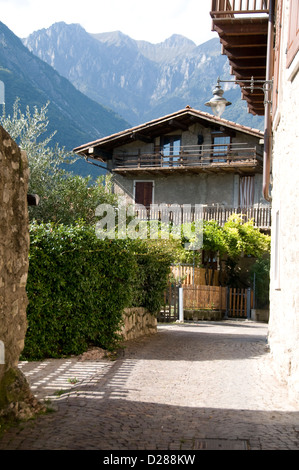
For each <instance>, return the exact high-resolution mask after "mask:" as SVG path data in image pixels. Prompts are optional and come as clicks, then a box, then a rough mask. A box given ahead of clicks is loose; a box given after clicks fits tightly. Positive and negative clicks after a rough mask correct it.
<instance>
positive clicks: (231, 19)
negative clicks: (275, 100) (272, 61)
mask: <svg viewBox="0 0 299 470" xmlns="http://www.w3.org/2000/svg"><path fill="white" fill-rule="evenodd" d="M269 5H270V0H212V5H211V12H210V15H211V17H212V23H213V26H212V30H213V31H216V32H217V33H218V35H219V38H220V42H221V44H222V53H223V54H225V55H226V56H227V57H228V60H229V63H230V66H231V75H233V76H235V78H236V80H239V81H240V85H241V87H242V98H243V99H245V100H246V101H247V104H248V111H249V112H250V113H252V114H257V115H260V116H261V115H264V93H263V90H260V89H255V90H254V91H251V90H244V88H243V87H244V86H246V85H248V83H247V81H248V80H250V79H251V78H252V77H253V78H254V79H255V80H265V79H266V63H267V38H268V19H269ZM242 80H244V82H243V83H242Z"/></svg>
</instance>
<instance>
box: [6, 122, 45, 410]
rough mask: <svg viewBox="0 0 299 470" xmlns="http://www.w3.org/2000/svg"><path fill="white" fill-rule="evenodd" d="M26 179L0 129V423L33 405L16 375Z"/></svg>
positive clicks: (19, 157) (22, 311)
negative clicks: (0, 418)
mask: <svg viewBox="0 0 299 470" xmlns="http://www.w3.org/2000/svg"><path fill="white" fill-rule="evenodd" d="M28 178H29V169H28V162H27V156H26V153H25V152H22V151H21V150H20V149H19V147H18V146H17V144H16V143H15V142H14V141H13V140H12V139H11V138H10V136H9V134H8V133H7V132H6V131H5V130H4V129H3V128H2V127H1V126H0V341H1V342H2V343H1V344H2V349H3V351H2V352H3V355H4V358H3V357H2V359H4V360H2V361H1V362H4V363H2V364H0V417H1V416H2V417H3V416H7V415H10V416H12V415H13V417H18V418H19V417H22V418H24V417H28V416H30V415H31V414H32V413H33V409H34V408H35V407H36V405H37V404H36V402H35V400H34V398H33V396H32V394H31V392H30V389H29V386H28V384H27V382H26V380H25V378H24V376H23V374H22V373H21V372H20V371H19V369H18V361H19V356H20V354H21V352H22V350H23V347H24V339H25V334H26V328H27V322H26V307H27V303H28V300H27V295H26V282H27V273H28V251H29V221H28V208H27V185H28Z"/></svg>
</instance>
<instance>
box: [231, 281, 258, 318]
mask: <svg viewBox="0 0 299 470" xmlns="http://www.w3.org/2000/svg"><path fill="white" fill-rule="evenodd" d="M227 289H228V293H227V297H228V298H227V309H226V314H227V316H228V317H232V318H234V317H236V318H247V317H248V313H249V311H250V310H251V309H252V308H253V291H251V289H238V288H235V287H231V288H227Z"/></svg>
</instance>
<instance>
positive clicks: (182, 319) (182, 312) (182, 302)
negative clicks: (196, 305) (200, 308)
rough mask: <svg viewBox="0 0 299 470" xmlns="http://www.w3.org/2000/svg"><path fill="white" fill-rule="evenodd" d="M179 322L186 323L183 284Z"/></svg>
mask: <svg viewBox="0 0 299 470" xmlns="http://www.w3.org/2000/svg"><path fill="white" fill-rule="evenodd" d="M179 321H180V322H184V293H183V287H182V286H181V284H180V286H179Z"/></svg>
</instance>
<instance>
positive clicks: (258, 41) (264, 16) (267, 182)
mask: <svg viewBox="0 0 299 470" xmlns="http://www.w3.org/2000/svg"><path fill="white" fill-rule="evenodd" d="M235 3H236V4H235ZM237 3H241V5H238V6H237ZM236 10H238V11H236ZM211 16H212V22H213V29H214V31H217V33H218V34H219V37H220V42H221V43H222V47H223V53H224V54H226V55H227V56H228V58H229V60H230V65H231V73H232V75H234V76H235V78H236V79H237V80H238V81H239V84H240V86H241V89H242V90H244V84H245V83H246V80H250V79H251V77H253V78H254V81H255V82H257V81H259V80H260V81H261V82H264V85H265V86H264V90H260V88H259V87H257V88H255V87H254V92H253V93H248V91H245V90H244V91H243V94H244V98H245V99H247V102H248V110H249V112H252V113H256V114H260V115H264V116H265V149H264V175H263V195H264V197H265V199H267V200H268V201H271V204H272V220H273V224H272V230H271V231H272V249H271V280H270V318H269V346H270V351H271V354H272V356H273V360H274V365H275V368H276V371H277V375H278V377H279V378H280V379H281V380H283V381H284V382H285V383H286V384H287V385H288V388H289V391H290V395H291V396H292V398H295V399H296V400H299V291H298V285H299V270H298V265H299V216H298V206H299V190H298V188H299V169H298V138H299V111H298V109H299V106H298V105H299V103H298V101H299V73H298V71H299V52H298V51H299V2H298V0H257V1H255V2H250V3H248V2H246V1H242V2H235V1H234V0H230V1H225V2H224V1H223V0H213V1H212V4H211ZM264 100H265V102H264ZM271 186H272V189H271Z"/></svg>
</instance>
